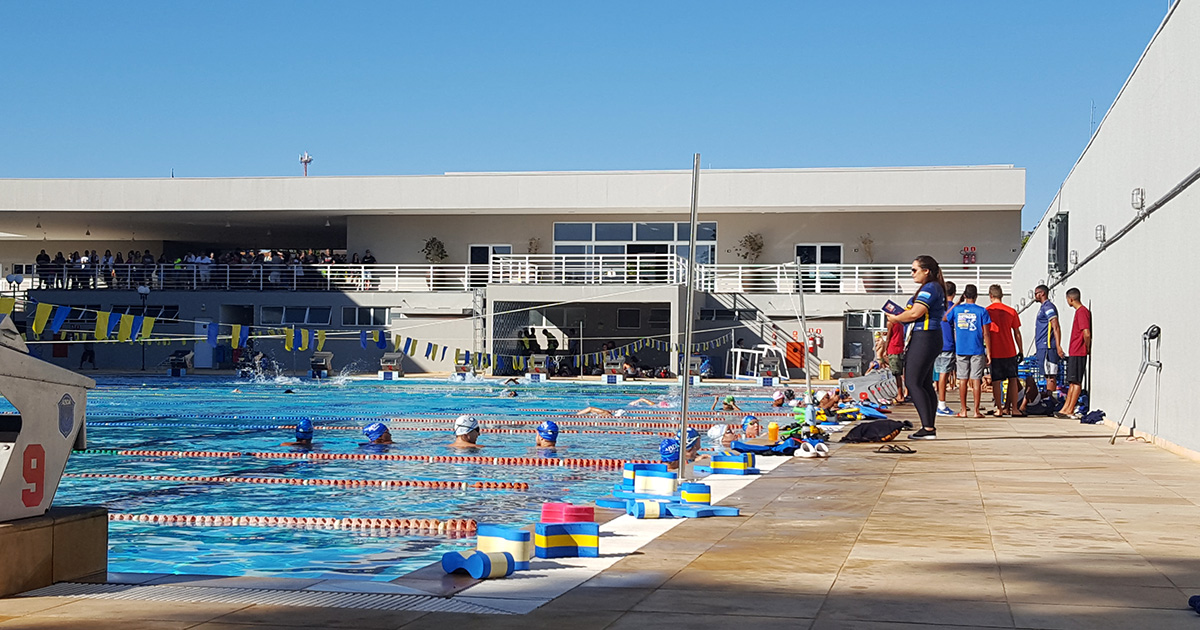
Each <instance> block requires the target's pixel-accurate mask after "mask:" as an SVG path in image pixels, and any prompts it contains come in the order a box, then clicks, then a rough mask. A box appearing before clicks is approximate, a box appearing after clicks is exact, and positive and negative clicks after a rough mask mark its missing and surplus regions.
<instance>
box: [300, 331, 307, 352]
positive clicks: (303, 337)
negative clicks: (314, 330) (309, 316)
mask: <svg viewBox="0 0 1200 630" xmlns="http://www.w3.org/2000/svg"><path fill="white" fill-rule="evenodd" d="M305 350H308V329H307V328H301V329H300V351H301V352H303V351H305Z"/></svg>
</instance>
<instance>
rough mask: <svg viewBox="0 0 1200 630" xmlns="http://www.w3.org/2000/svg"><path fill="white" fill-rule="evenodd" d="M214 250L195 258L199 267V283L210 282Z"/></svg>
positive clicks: (207, 283)
mask: <svg viewBox="0 0 1200 630" xmlns="http://www.w3.org/2000/svg"><path fill="white" fill-rule="evenodd" d="M214 254H215V252H209V253H207V254H200V256H198V257H197V258H196V263H197V264H198V266H199V269H200V284H202V285H204V286H208V285H209V284H211V282H212V266H213V258H214Z"/></svg>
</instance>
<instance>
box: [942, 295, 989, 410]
mask: <svg viewBox="0 0 1200 630" xmlns="http://www.w3.org/2000/svg"><path fill="white" fill-rule="evenodd" d="M978 297H979V289H978V288H976V286H975V285H973V284H968V285H967V286H966V288H964V289H963V301H962V303H961V304H958V305H957V306H955V307H954V308H952V309H950V312H949V313H946V321H947V322H948V323H949V327H951V328H953V329H954V348H955V350H954V351H955V353H956V355H957V356H956V362H957V363H958V390H959V394H958V395H959V400H961V401H962V411H960V412H958V417H959V418H966V417H967V388H968V387H970V389H971V390H972V391H973V393H974V396H975V417H976V418H982V417H983V414H982V413H979V399H980V398H981V397H982V394H983V391H982V390H983V368H984V366H986V365H987V364H988V362H989V361H990V360H991V356H990V355H991V347H992V341H991V337H992V335H991V332H990V331H989V330H988V329H989V328H990V327H991V323H992V319H991V317H990V316H988V310H987V309H986V308H983V307H982V306H979V305H978V304H976V303H975V300H976V299H977V298H978Z"/></svg>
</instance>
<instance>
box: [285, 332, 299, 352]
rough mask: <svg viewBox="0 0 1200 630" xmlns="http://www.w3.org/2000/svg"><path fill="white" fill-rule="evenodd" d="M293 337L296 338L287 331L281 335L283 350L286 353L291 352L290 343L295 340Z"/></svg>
mask: <svg viewBox="0 0 1200 630" xmlns="http://www.w3.org/2000/svg"><path fill="white" fill-rule="evenodd" d="M295 337H296V335H294V334H292V331H291V330H288V331H287V332H285V333H284V334H283V349H284V350H286V351H288V352H291V351H292V342H293V341H295V340H296V339H295Z"/></svg>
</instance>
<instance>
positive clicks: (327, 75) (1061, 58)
mask: <svg viewBox="0 0 1200 630" xmlns="http://www.w3.org/2000/svg"><path fill="white" fill-rule="evenodd" d="M1166 11H1167V2H1166V0H1122V1H1109V0H1096V1H1091V2H1084V1H1070V2H1068V1H1057V0H1049V1H1048V0H1040V1H1008V2H968V1H965V0H956V1H953V2H949V1H947V2H940V1H925V2H919V3H908V2H894V1H889V2H882V1H881V2H871V1H860V2H853V3H851V2H804V1H800V0H794V1H792V2H724V3H717V2H644V1H643V2H593V3H581V2H578V3H577V2H561V1H560V2H546V3H535V2H494V1H489V2H458V3H450V2H429V3H422V4H416V3H403V2H381V3H367V2H359V3H327V2H322V3H318V2H265V1H257V0H256V1H254V2H219V1H218V2H202V3H201V2H193V3H183V2H153V3H151V2H144V3H137V2H119V3H103V2H101V3H93V2H87V3H85V2H69V3H64V2H16V1H8V2H3V3H0V56H2V58H3V59H5V62H4V63H3V64H0V177H144V176H150V177H153V176H168V175H169V174H170V172H171V169H172V168H173V169H174V170H175V173H176V175H177V176H193V177H214V176H254V175H296V174H299V173H300V165H299V164H298V162H297V154H298V153H300V152H301V151H308V152H310V153H312V154H313V155H314V156H315V158H316V161H315V162H314V163H313V165H312V170H311V172H312V173H313V174H315V175H386V174H421V173H442V172H446V171H518V170H584V169H601V170H603V169H667V168H680V169H686V168H689V167H690V165H691V155H692V153H693V152H697V151H698V152H700V153H701V154H702V156H703V161H704V165H705V167H708V166H712V167H714V168H748V167H767V168H773V167H819V166H910V165H944V164H997V163H1006V164H1007V163H1011V164H1016V165H1018V166H1021V167H1024V168H1026V169H1027V196H1026V210H1025V216H1024V221H1023V223H1024V224H1025V226H1026V227H1031V226H1032V224H1034V223H1035V222H1036V220H1037V218H1038V217H1040V216H1041V214H1042V212H1043V211H1044V209H1045V208H1046V206H1047V205H1048V204H1049V202H1050V200H1051V199H1052V197H1053V196H1054V192H1055V190H1056V189H1057V187H1058V184H1059V182H1061V181H1062V179H1063V178H1064V177H1065V176H1066V174H1067V171H1068V170H1069V169H1070V167H1071V165H1072V164H1073V163H1074V161H1075V159H1076V158H1077V157H1078V155H1079V153H1080V152H1081V151H1082V149H1083V147H1084V145H1085V144H1086V143H1087V140H1088V137H1089V135H1090V131H1091V129H1090V122H1089V119H1090V114H1089V110H1090V104H1091V101H1092V100H1095V103H1096V110H1097V111H1096V120H1097V121H1099V119H1100V118H1101V117H1102V116H1103V114H1104V112H1105V111H1106V109H1107V108H1108V106H1109V105H1111V103H1112V100H1113V99H1114V98H1115V97H1116V94H1117V92H1118V90H1120V87H1121V85H1122V83H1123V82H1124V81H1125V78H1126V77H1127V76H1128V74H1129V72H1130V71H1131V70H1132V68H1133V66H1134V63H1136V61H1137V58H1138V56H1139V55H1140V54H1141V52H1142V50H1143V49H1144V48H1145V46H1146V44H1147V43H1148V42H1149V40H1150V37H1151V36H1152V35H1153V33H1154V31H1155V29H1156V28H1157V27H1158V24H1159V23H1160V22H1161V20H1162V18H1163V16H1164V15H1165V14H1166Z"/></svg>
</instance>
